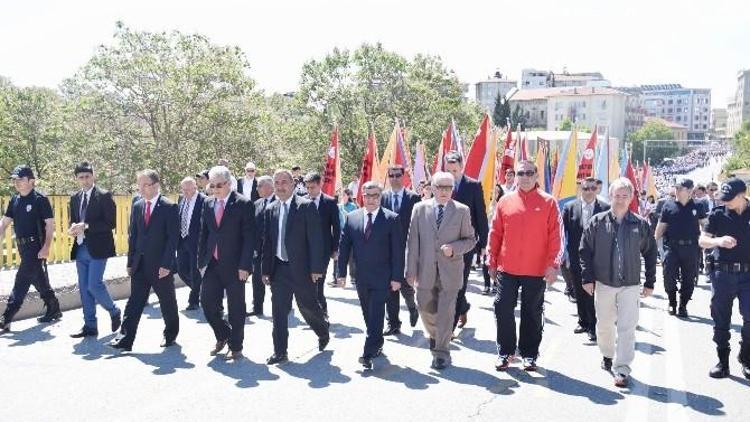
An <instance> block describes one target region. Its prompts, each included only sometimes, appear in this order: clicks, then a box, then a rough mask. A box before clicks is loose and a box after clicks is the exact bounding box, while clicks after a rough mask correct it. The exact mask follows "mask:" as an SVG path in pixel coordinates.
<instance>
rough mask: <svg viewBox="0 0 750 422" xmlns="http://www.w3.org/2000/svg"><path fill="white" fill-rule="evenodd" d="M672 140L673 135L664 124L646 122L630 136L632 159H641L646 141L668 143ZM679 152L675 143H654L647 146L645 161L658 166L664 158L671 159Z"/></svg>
mask: <svg viewBox="0 0 750 422" xmlns="http://www.w3.org/2000/svg"><path fill="white" fill-rule="evenodd" d="M673 139H674V133H672V130H671V129H669V127H667V126H666V125H665V124H664V123H661V122H659V121H654V120H651V121H648V122H646V123H645V124H644V125H643V126H642V127H641V128H640V129H638V130H636V131H635V132H633V133H632V134H630V139H629V141H630V142H631V143H632V145H633V149H632V157H633V158H634V159H635V160H641V159H642V158H643V148H644V145H645V142H644V141H646V140H654V141H670V140H673ZM679 150H680V147H679V146H678V145H677V143H676V142H654V143H649V144H648V149H647V150H646V159H648V160H649V161H650V162H651V163H654V164H658V163H661V161H662V160H664V158H666V157H673V156H675V154H676V153H677V152H678V151H679Z"/></svg>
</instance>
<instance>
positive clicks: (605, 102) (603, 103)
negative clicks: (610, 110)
mask: <svg viewBox="0 0 750 422" xmlns="http://www.w3.org/2000/svg"><path fill="white" fill-rule="evenodd" d="M606 109H607V100H603V101H602V110H606Z"/></svg>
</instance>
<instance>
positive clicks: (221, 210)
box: [214, 199, 224, 261]
mask: <svg viewBox="0 0 750 422" xmlns="http://www.w3.org/2000/svg"><path fill="white" fill-rule="evenodd" d="M223 217H224V200H223V199H220V200H219V206H218V207H217V208H216V226H217V227H219V226H221V219H222V218H223ZM214 259H215V260H217V261H218V260H219V244H218V243H217V244H216V246H215V247H214Z"/></svg>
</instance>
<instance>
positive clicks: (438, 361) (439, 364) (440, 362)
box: [431, 358, 448, 371]
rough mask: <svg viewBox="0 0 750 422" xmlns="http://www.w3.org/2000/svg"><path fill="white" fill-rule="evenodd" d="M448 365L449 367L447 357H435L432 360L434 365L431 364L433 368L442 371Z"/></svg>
mask: <svg viewBox="0 0 750 422" xmlns="http://www.w3.org/2000/svg"><path fill="white" fill-rule="evenodd" d="M447 367H448V362H446V361H445V359H443V358H435V359H433V360H432V365H431V368H432V369H437V370H439V371H440V370H443V369H445V368H447Z"/></svg>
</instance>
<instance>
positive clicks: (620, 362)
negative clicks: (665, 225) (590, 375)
mask: <svg viewBox="0 0 750 422" xmlns="http://www.w3.org/2000/svg"><path fill="white" fill-rule="evenodd" d="M633 194H634V189H633V185H632V184H631V183H630V181H629V180H628V179H625V178H620V179H617V180H615V181H614V182H612V184H611V185H610V186H609V197H610V202H611V204H612V208H611V209H610V210H609V211H606V212H601V213H599V214H596V215H595V216H593V217H592V218H591V220H590V222H589V225H588V227H586V229H585V230H584V232H583V238H582V240H581V248H580V257H581V270H582V279H583V281H582V283H583V289H584V290H585V291H586V293H588V294H590V295H593V294H594V290H595V289H596V296H595V298H594V306H595V308H596V316H597V323H596V335H597V344H598V345H599V350H600V351H601V352H602V355H603V356H604V358H603V360H602V369H604V370H606V371H613V372H614V381H615V386H617V387H626V386H627V385H628V377H629V376H630V364H631V363H632V362H633V359H634V357H635V329H636V327H637V326H638V308H639V306H640V300H639V293H640V297H643V298H645V297H648V296H650V295H651V293H653V291H654V283H655V282H656V242H655V240H654V236H653V234H651V231H650V229H649V225H648V222H647V221H646V220H644V219H643V218H641V217H639V216H638V215H636V214H634V213H632V212H630V210H629V205H630V202H631V200H632V199H633ZM639 255H642V256H643V259H644V261H645V268H646V282H645V283H644V285H643V290H642V291H640V273H641V260H640V256H639ZM615 345H616V348H615ZM613 359H614V364H613Z"/></svg>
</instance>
